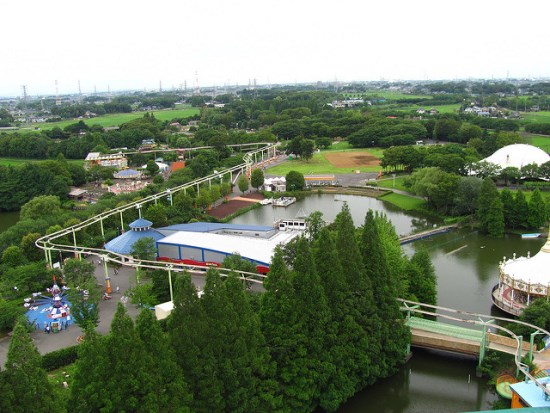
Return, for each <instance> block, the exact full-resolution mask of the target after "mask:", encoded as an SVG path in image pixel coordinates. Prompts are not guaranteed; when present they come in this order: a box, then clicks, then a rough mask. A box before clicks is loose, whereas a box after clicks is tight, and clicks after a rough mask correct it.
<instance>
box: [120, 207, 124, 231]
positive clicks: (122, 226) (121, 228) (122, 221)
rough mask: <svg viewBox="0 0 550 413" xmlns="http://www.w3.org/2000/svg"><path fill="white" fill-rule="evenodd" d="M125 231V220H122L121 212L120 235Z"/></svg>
mask: <svg viewBox="0 0 550 413" xmlns="http://www.w3.org/2000/svg"><path fill="white" fill-rule="evenodd" d="M122 231H124V219H123V218H122V211H120V233H121V234H122Z"/></svg>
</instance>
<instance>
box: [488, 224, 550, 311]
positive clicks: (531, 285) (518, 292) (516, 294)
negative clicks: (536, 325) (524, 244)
mask: <svg viewBox="0 0 550 413" xmlns="http://www.w3.org/2000/svg"><path fill="white" fill-rule="evenodd" d="M533 235H535V234H533ZM491 295H492V299H493V304H495V305H496V306H497V307H499V308H500V309H501V310H503V311H505V312H507V313H510V314H513V315H519V314H521V312H522V311H523V310H524V309H525V307H526V306H528V305H529V304H530V303H531V301H532V300H533V299H535V298H541V297H544V298H546V299H548V297H550V238H549V239H547V240H546V243H545V244H544V246H543V247H542V248H541V250H540V251H539V252H538V253H537V254H536V255H535V256H533V257H530V256H529V254H527V257H516V254H514V255H513V257H512V258H511V259H507V258H506V257H504V259H503V260H502V261H501V262H500V264H499V283H498V284H497V285H495V286H494V287H493V291H492V294H491Z"/></svg>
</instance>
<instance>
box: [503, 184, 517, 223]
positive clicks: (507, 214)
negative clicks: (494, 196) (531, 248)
mask: <svg viewBox="0 0 550 413" xmlns="http://www.w3.org/2000/svg"><path fill="white" fill-rule="evenodd" d="M500 201H501V202H502V212H503V214H504V226H505V227H507V228H517V226H518V219H519V217H518V216H517V215H516V209H515V205H516V204H515V201H514V195H513V194H512V191H510V190H509V189H508V188H504V189H503V190H502V191H501V192H500Z"/></svg>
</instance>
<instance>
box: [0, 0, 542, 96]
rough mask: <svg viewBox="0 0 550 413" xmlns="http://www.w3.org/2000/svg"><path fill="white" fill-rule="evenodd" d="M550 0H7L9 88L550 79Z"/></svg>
mask: <svg viewBox="0 0 550 413" xmlns="http://www.w3.org/2000/svg"><path fill="white" fill-rule="evenodd" d="M548 11H550V4H547V3H546V2H544V1H542V0H541V1H539V0H528V1H526V2H523V3H522V8H521V9H519V10H518V8H517V7H516V8H512V7H510V6H509V5H507V4H503V3H502V2H498V1H495V0H487V1H485V2H476V1H473V0H464V1H462V2H461V3H453V4H452V5H450V4H449V3H444V2H440V1H436V0H426V1H424V2H421V3H417V2H410V1H406V0H394V1H393V2H391V3H384V4H381V3H374V4H369V3H368V2H364V1H359V0H342V1H341V2H339V3H335V2H333V1H328V0H317V1H312V0H301V1H291V0H279V1H273V0H264V1H262V2H254V1H251V0H234V1H232V2H225V1H222V0H211V1H209V2H194V3H190V4H184V3H183V2H176V3H172V2H169V1H166V0H160V1H158V2H156V3H148V2H145V1H143V0H136V1H132V2H129V1H127V0H119V1H116V2H107V1H106V0H98V1H96V2H94V3H88V5H87V6H85V5H83V4H78V3H74V2H70V1H68V0H59V1H57V2H55V7H54V6H53V5H52V4H51V3H47V2H42V1H38V0H29V1H28V2H8V3H7V4H6V5H4V7H3V17H4V19H3V29H4V30H3V31H4V33H7V34H8V36H7V40H8V41H6V42H5V48H4V50H3V53H2V64H1V65H0V96H10V97H18V96H22V94H23V92H22V85H26V88H27V95H29V96H38V95H40V96H42V95H55V94H57V91H56V85H55V81H56V80H57V82H58V86H57V89H58V93H59V94H60V95H65V94H72V93H78V82H79V81H80V89H81V91H82V93H84V94H90V93H93V92H94V90H96V91H97V92H106V91H107V90H108V89H110V90H111V91H121V90H144V89H145V90H159V87H160V85H159V82H162V89H163V90H171V89H172V88H183V85H184V84H185V83H186V84H187V89H188V90H193V89H194V88H195V86H196V83H197V79H198V85H199V86H200V87H207V86H217V87H219V88H222V87H223V86H224V85H231V86H234V85H235V84H238V85H240V86H246V85H248V83H249V81H250V82H253V79H256V82H257V84H264V85H266V84H294V83H300V84H301V83H315V82H317V81H321V82H323V83H326V82H334V81H340V82H351V81H358V82H361V81H378V80H381V79H385V80H397V79H403V80H427V79H430V80H456V79H507V78H515V79H520V78H547V77H550V54H548V53H545V50H547V46H546V40H547V39H548V34H547V32H546V21H545V20H546V16H547V15H548V13H547V12H548Z"/></svg>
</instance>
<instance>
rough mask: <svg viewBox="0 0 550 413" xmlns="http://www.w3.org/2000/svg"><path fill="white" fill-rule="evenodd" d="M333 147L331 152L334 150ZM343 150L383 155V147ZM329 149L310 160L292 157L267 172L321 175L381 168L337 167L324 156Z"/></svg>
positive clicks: (369, 170) (273, 173)
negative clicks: (296, 172)
mask: <svg viewBox="0 0 550 413" xmlns="http://www.w3.org/2000/svg"><path fill="white" fill-rule="evenodd" d="M338 145H342V148H349V145H348V144H347V143H346V144H344V142H341V143H339V144H338ZM333 151H335V149H334V148H333V149H332V150H330V151H329V152H333ZM341 151H342V152H369V153H370V154H372V155H374V156H376V157H381V156H382V151H383V150H382V149H378V148H374V149H368V150H367V149H343V150H341ZM326 152H327V151H322V152H321V153H316V154H314V155H313V158H312V159H310V160H309V161H302V160H300V159H292V160H288V161H287V162H283V163H281V164H279V165H276V166H273V167H271V168H268V169H267V171H266V172H267V173H268V174H270V175H282V176H284V175H286V174H287V173H289V172H290V171H298V172H300V173H302V174H304V175H319V174H349V173H351V171H352V169H359V170H360V171H361V172H378V171H379V170H380V167H379V166H364V167H359V168H357V167H354V168H337V167H335V166H333V165H332V164H331V163H330V162H329V161H328V160H327V159H326V158H325V156H324V154H325V153H326Z"/></svg>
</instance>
